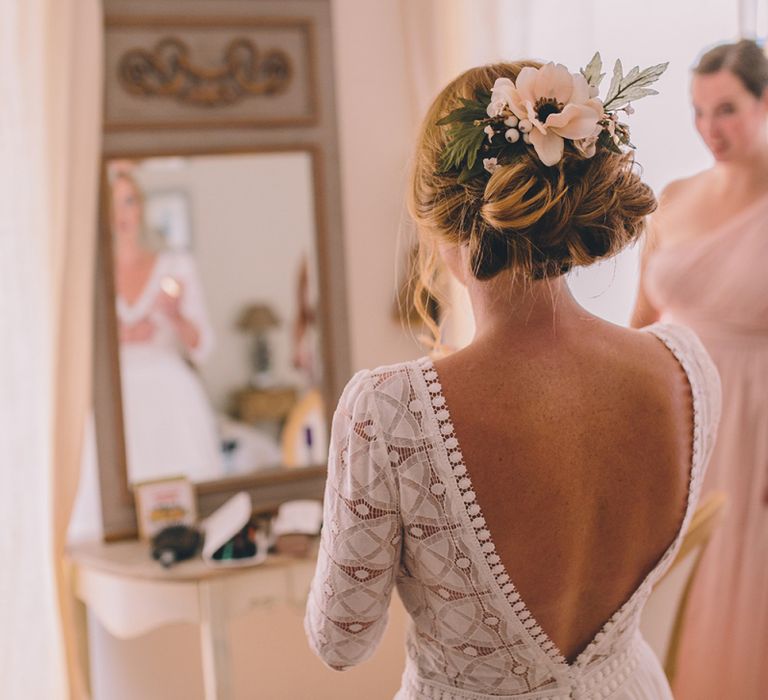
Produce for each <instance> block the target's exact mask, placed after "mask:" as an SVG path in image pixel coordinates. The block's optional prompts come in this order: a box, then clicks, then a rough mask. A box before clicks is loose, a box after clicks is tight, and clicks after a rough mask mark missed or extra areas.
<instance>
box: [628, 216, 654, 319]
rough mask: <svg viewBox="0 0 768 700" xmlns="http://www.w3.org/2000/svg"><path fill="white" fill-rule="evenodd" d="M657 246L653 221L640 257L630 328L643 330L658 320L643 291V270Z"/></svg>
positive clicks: (650, 223) (650, 222)
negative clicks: (638, 279) (638, 277)
mask: <svg viewBox="0 0 768 700" xmlns="http://www.w3.org/2000/svg"><path fill="white" fill-rule="evenodd" d="M657 246H658V234H657V233H656V230H655V224H654V221H653V219H651V220H650V221H649V223H648V229H647V231H646V236H645V241H644V243H643V251H642V253H641V255H640V281H639V284H638V289H637V298H636V300H635V308H634V309H633V310H632V316H631V318H630V321H629V325H630V326H631V327H632V328H643V327H644V326H649V325H651V324H652V323H655V322H656V321H658V320H659V317H660V316H661V313H660V311H659V310H658V309H657V308H656V307H655V306H654V305H653V304H652V303H651V300H650V299H649V298H648V294H647V293H646V291H645V269H646V266H647V264H648V258H649V257H650V256H651V254H652V253H653V251H654V250H655V249H656V247H657Z"/></svg>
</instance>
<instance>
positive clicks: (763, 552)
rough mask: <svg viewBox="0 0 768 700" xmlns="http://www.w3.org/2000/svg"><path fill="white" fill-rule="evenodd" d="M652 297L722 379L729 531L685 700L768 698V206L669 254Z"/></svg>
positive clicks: (688, 633) (706, 565) (685, 677)
mask: <svg viewBox="0 0 768 700" xmlns="http://www.w3.org/2000/svg"><path fill="white" fill-rule="evenodd" d="M645 291H646V293H647V295H648V297H649V299H650V301H651V303H652V304H653V305H654V306H655V307H656V308H657V309H660V310H661V312H662V320H663V321H672V322H676V323H681V324H684V325H687V326H689V327H691V328H693V329H694V330H695V331H696V332H697V333H698V335H699V337H700V338H701V340H702V341H703V343H704V345H705V347H706V348H707V350H708V351H709V353H710V354H711V356H712V358H713V359H714V361H715V364H716V365H717V368H718V370H719V371H720V376H721V380H722V388H723V403H722V418H721V422H720V431H719V433H718V436H717V441H716V444H715V448H714V452H713V454H712V459H711V461H710V466H709V471H708V473H707V476H706V478H705V481H704V487H703V488H704V493H707V492H708V491H712V490H722V491H725V492H727V494H728V498H729V506H728V512H727V515H726V518H725V522H724V524H723V525H722V526H721V528H720V530H719V531H718V532H717V533H716V535H715V537H714V538H713V540H712V542H711V543H710V546H709V549H708V550H707V552H706V554H705V556H704V559H703V561H702V566H701V568H700V569H699V573H698V576H697V579H696V582H695V585H694V588H693V590H692V594H691V599H690V604H689V608H688V612H687V619H686V621H685V630H684V636H683V640H682V646H681V650H680V664H679V667H678V674H677V677H676V680H675V686H674V691H675V698H676V699H677V700H730V699H733V700H764V699H765V698H768V196H763V197H761V198H760V199H759V200H757V201H756V202H754V203H753V204H751V205H750V206H748V207H747V208H746V209H745V210H743V211H742V212H740V213H739V214H737V215H736V216H734V217H733V218H731V219H730V220H729V221H727V222H726V223H725V224H723V225H721V226H719V227H717V228H716V229H714V230H712V231H710V232H708V233H706V234H703V235H701V236H700V237H698V238H695V239H692V240H687V241H680V242H677V243H672V244H670V245H668V246H661V247H660V248H659V249H658V250H656V251H655V252H654V253H653V254H652V255H651V257H650V258H649V260H648V266H647V270H646V275H645Z"/></svg>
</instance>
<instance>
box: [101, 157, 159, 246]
mask: <svg viewBox="0 0 768 700" xmlns="http://www.w3.org/2000/svg"><path fill="white" fill-rule="evenodd" d="M120 180H122V181H123V182H126V183H128V184H129V185H130V186H131V188H132V189H133V193H134V195H135V196H136V199H137V201H138V206H139V210H140V211H141V231H140V232H139V243H140V244H141V245H142V246H143V247H144V248H146V249H147V250H151V251H158V250H162V249H163V248H165V245H164V242H163V240H162V238H161V237H160V236H159V235H158V234H157V233H156V232H154V231H152V230H151V229H149V227H148V226H147V219H146V197H145V196H144V190H143V189H142V188H141V186H140V185H139V182H138V180H137V179H136V177H135V176H134V175H133V174H132V173H130V172H126V171H124V170H120V171H118V172H116V173H115V174H114V175H112V176H111V177H110V178H109V194H110V198H109V221H110V226H111V227H114V214H115V186H116V185H117V183H118V182H119V181H120Z"/></svg>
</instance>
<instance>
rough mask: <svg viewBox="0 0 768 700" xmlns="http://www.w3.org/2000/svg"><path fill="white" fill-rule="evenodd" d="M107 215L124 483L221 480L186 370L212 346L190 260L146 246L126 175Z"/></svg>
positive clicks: (207, 417)
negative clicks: (126, 476)
mask: <svg viewBox="0 0 768 700" xmlns="http://www.w3.org/2000/svg"><path fill="white" fill-rule="evenodd" d="M111 214H112V232H113V246H114V255H115V272H116V274H115V286H116V297H117V317H118V323H119V329H120V330H119V332H120V368H121V374H122V389H123V413H124V419H125V430H126V450H127V453H128V468H129V480H130V481H132V482H135V481H142V480H146V479H156V478H160V477H163V476H168V475H173V474H185V475H187V476H188V477H189V478H191V479H192V480H194V481H202V480H206V479H211V478H215V477H219V476H221V454H220V449H219V439H218V436H217V433H216V423H215V419H214V415H213V412H212V410H211V407H210V404H209V402H208V398H207V396H206V394H205V391H204V389H203V387H202V385H201V383H200V381H199V379H198V377H197V375H196V374H195V372H194V371H193V369H192V368H191V367H190V365H192V366H194V365H199V364H200V363H201V362H202V361H203V360H204V359H205V357H206V356H207V354H208V353H209V352H210V350H211V346H212V343H213V337H212V331H211V327H210V324H209V321H208V316H207V312H206V308H205V303H204V300H203V294H202V289H201V286H200V281H199V278H198V275H197V270H196V268H195V263H194V260H193V259H192V257H191V256H190V255H189V254H188V253H185V252H181V251H173V252H171V251H165V250H156V249H153V247H152V246H150V245H149V244H148V242H147V236H146V229H145V225H144V201H143V195H142V192H141V190H140V188H139V187H138V185H137V183H136V181H135V180H134V178H133V177H132V176H131V175H129V174H127V173H125V172H120V173H118V174H117V175H115V176H114V178H113V180H112V209H111Z"/></svg>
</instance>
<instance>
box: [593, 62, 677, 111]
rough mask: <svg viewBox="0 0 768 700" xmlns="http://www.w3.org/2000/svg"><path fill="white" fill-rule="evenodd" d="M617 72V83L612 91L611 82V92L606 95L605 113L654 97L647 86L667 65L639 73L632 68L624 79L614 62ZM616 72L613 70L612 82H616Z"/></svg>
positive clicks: (661, 64) (654, 91) (653, 91)
mask: <svg viewBox="0 0 768 700" xmlns="http://www.w3.org/2000/svg"><path fill="white" fill-rule="evenodd" d="M616 64H617V68H618V70H619V78H618V83H617V84H616V89H615V91H614V83H613V81H612V82H611V90H609V91H608V95H606V98H605V103H604V105H603V106H604V108H605V110H606V111H611V110H616V109H619V108H620V107H623V106H624V105H626V104H627V103H629V102H631V101H633V100H638V99H640V98H641V97H646V96H647V95H656V94H658V92H657V91H656V90H652V89H650V88H649V87H648V86H649V85H652V84H653V83H655V82H656V81H657V80H658V79H659V78H660V77H661V75H662V74H663V73H664V71H665V70H667V66H668V65H669V63H658V64H657V65H655V66H651V67H650V68H646V69H645V70H643V71H641V70H640V69H639V68H637V67H635V68H633V69H632V70H631V71H630V72H629V74H628V75H627V76H626V77H623V76H621V64H620V62H619V61H617V62H616ZM616 76H617V73H616V70H614V81H615V80H616Z"/></svg>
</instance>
